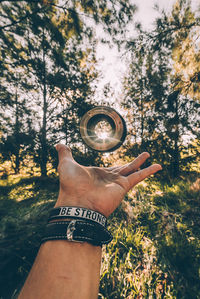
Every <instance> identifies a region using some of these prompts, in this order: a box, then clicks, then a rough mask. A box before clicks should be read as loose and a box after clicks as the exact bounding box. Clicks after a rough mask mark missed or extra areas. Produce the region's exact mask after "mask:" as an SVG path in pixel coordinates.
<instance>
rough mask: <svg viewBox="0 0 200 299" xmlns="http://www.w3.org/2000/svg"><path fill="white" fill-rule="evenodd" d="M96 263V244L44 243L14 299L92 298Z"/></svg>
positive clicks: (98, 263)
mask: <svg viewBox="0 0 200 299" xmlns="http://www.w3.org/2000/svg"><path fill="white" fill-rule="evenodd" d="M100 266H101V247H99V246H93V245H90V244H89V243H86V242H84V243H75V242H69V241H64V240H63V241H60V240H59V241H49V242H46V243H44V244H43V245H42V246H41V248H40V250H39V253H38V256H37V258H36V261H35V263H34V265H33V268H32V270H31V272H30V274H29V276H28V278H27V281H26V283H25V285H24V287H23V289H22V291H21V293H20V295H19V297H18V299H27V298H29V299H36V298H37V299H40V298H41V299H54V298H55V299H57V298H59V299H67V298H69V299H79V298H81V299H95V298H97V297H98V289H99V276H100Z"/></svg>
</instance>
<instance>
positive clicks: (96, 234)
mask: <svg viewBox="0 0 200 299" xmlns="http://www.w3.org/2000/svg"><path fill="white" fill-rule="evenodd" d="M51 240H68V241H73V242H88V243H91V244H93V245H95V246H101V245H103V244H108V243H109V242H110V241H112V235H111V234H110V233H109V231H108V230H107V229H106V228H104V227H103V226H102V225H99V224H95V223H91V222H88V221H84V220H71V221H56V222H51V223H48V224H47V227H46V232H45V235H44V238H43V239H42V243H43V242H46V241H51Z"/></svg>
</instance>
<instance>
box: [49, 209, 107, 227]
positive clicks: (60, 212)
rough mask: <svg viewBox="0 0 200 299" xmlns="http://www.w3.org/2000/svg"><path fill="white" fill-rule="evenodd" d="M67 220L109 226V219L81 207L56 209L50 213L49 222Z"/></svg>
mask: <svg viewBox="0 0 200 299" xmlns="http://www.w3.org/2000/svg"><path fill="white" fill-rule="evenodd" d="M65 218H72V219H80V220H81V219H82V220H87V221H90V222H93V223H97V224H100V225H102V226H104V227H106V226H107V219H106V217H105V216H104V215H102V214H101V213H99V212H96V211H93V210H89V209H86V208H81V207H59V208H54V209H52V210H51V212H50V216H49V221H51V220H54V219H55V220H62V219H65Z"/></svg>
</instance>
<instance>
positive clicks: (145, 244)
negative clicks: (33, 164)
mask: <svg viewBox="0 0 200 299" xmlns="http://www.w3.org/2000/svg"><path fill="white" fill-rule="evenodd" d="M57 195H58V179H57V178H56V177H53V178H46V179H42V178H39V177H32V178H29V177H28V178H27V177H26V178H23V177H21V176H9V177H8V178H7V179H4V180H1V181H0V224H1V225H0V236H1V239H0V273H1V274H0V275H1V276H0V298H1V299H10V298H16V294H17V292H18V291H19V290H20V288H21V287H22V285H23V283H24V280H25V278H26V276H27V274H28V272H29V270H30V268H31V265H32V263H33V261H34V259H35V256H36V254H37V251H38V248H39V246H40V240H41V236H42V233H43V231H44V227H45V224H46V222H47V219H48V215H49V211H50V209H51V208H52V207H53V206H54V203H55V200H56V198H57ZM199 202H200V179H199V178H198V176H197V174H193V175H190V176H188V177H187V176H184V177H182V178H180V179H179V180H174V181H171V182H170V183H165V182H160V181H157V180H155V179H153V178H150V179H148V180H145V181H144V182H143V183H140V184H139V185H138V186H137V187H135V188H134V190H132V191H130V192H129V194H128V195H127V196H126V198H125V200H124V201H123V203H122V204H121V205H120V207H119V208H118V209H117V210H116V211H115V212H114V213H113V214H112V215H111V216H110V218H109V230H110V231H111V232H112V234H113V241H112V242H111V243H110V244H109V245H107V246H105V247H103V258H102V268H101V281H100V289H99V299H114V298H116V299H121V298H127V299H132V298H137V299H139V298H177V299H179V298H180V299H185V298H190V299H193V298H194V299H195V298H200V207H199Z"/></svg>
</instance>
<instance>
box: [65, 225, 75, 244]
mask: <svg viewBox="0 0 200 299" xmlns="http://www.w3.org/2000/svg"><path fill="white" fill-rule="evenodd" d="M75 225H76V220H72V221H70V223H69V225H68V227H67V232H66V235H67V240H68V241H74V240H73V233H74V231H75V229H76V227H75Z"/></svg>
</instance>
